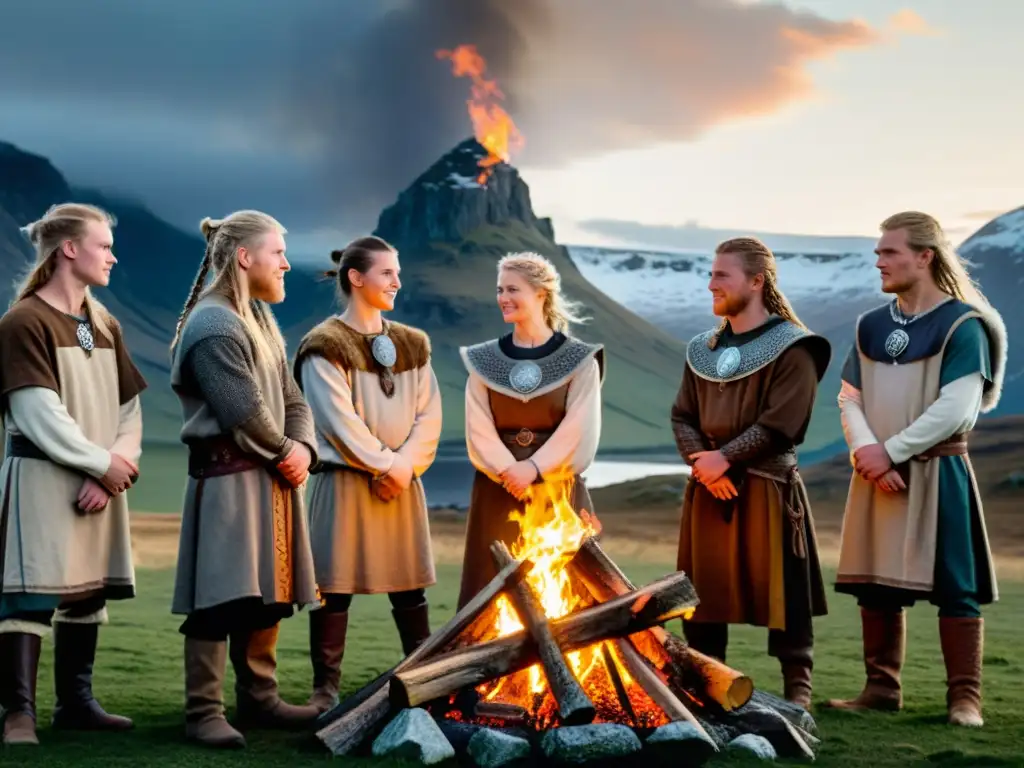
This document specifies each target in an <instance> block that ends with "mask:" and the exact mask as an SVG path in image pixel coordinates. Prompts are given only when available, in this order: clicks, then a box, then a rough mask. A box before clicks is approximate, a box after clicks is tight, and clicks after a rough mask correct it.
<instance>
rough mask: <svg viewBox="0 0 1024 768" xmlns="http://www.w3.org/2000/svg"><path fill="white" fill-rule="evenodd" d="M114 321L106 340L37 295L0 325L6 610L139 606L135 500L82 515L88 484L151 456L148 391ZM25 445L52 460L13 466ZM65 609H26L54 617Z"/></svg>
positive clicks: (121, 498)
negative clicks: (146, 440)
mask: <svg viewBox="0 0 1024 768" xmlns="http://www.w3.org/2000/svg"><path fill="white" fill-rule="evenodd" d="M107 318H108V319H107V325H108V326H109V333H110V336H109V337H108V336H107V335H105V334H103V333H102V332H101V331H100V329H99V328H97V327H96V326H95V325H94V324H90V323H89V322H88V318H75V317H72V316H70V315H67V314H65V313H63V312H61V311H60V310H58V309H56V308H55V307H53V306H51V305H50V304H48V303H47V302H46V301H44V300H43V299H41V298H39V297H38V296H36V295H31V296H29V297H27V298H25V299H22V300H21V301H19V302H18V303H16V304H15V305H14V306H13V307H12V308H11V309H10V310H9V311H8V312H7V313H6V314H5V315H4V316H3V319H2V320H0V402H2V408H3V414H4V426H5V429H6V432H7V440H8V444H7V450H6V453H7V456H6V457H5V459H4V462H3V470H2V472H0V510H2V518H0V574H2V577H3V592H4V594H5V602H6V603H8V605H9V606H10V605H12V604H14V603H16V602H18V601H17V600H16V598H17V597H18V595H19V593H20V594H21V595H39V596H41V595H50V596H60V597H61V598H63V599H68V598H70V597H72V596H74V595H84V594H89V593H95V591H97V590H98V591H99V592H100V593H101V594H102V595H103V596H105V597H106V598H108V599H123V598H131V597H134V595H135V571H134V568H133V566H132V549H131V537H130V534H129V513H128V499H127V497H126V495H125V494H123V493H122V494H118V495H116V496H113V497H112V498H111V499H110V501H109V503H108V504H107V506H106V507H105V508H104V509H103V510H101V511H100V512H96V513H93V514H86V513H84V512H82V511H81V510H79V509H78V508H77V500H78V494H79V491H80V490H81V487H82V483H83V482H84V480H85V479H86V478H89V477H91V478H94V479H96V480H98V479H99V478H101V477H103V475H104V474H106V472H107V469H108V468H109V466H110V454H111V452H117V453H119V454H121V455H122V456H124V457H125V458H127V459H130V460H132V461H135V462H138V460H139V457H140V455H141V454H142V410H141V407H140V404H139V394H140V393H141V392H142V391H143V390H144V389H145V388H146V382H145V380H144V379H143V377H142V374H140V373H139V371H138V369H137V368H136V367H135V365H134V364H133V362H132V359H131V356H130V355H129V353H128V349H127V347H126V346H125V343H124V338H123V336H122V333H121V326H120V325H119V324H118V322H117V320H116V319H115V318H113V317H110V316H109V315H108V316H107ZM83 322H84V325H85V326H86V327H89V326H91V331H92V336H93V339H94V348H93V349H92V351H86V350H85V349H84V348H83V347H82V346H81V345H80V343H79V339H78V335H77V334H78V330H79V326H80V324H83ZM25 440H27V441H28V443H29V444H30V445H29V447H31V446H34V447H35V449H38V450H39V451H40V452H41V454H43V456H40V457H36V458H27V457H19V456H17V455H12V454H17V453H19V452H21V453H24V452H25V449H21V450H20V451H19V450H18V449H17V448H14V447H13V446H12V443H11V441H25ZM12 448H13V449H12ZM22 600H24V598H22ZM43 602H45V601H43ZM57 602H59V600H53V601H51V602H50V603H49V604H48V605H46V606H44V605H43V604H42V603H41V602H39V601H37V602H36V604H35V605H33V606H24V607H22V608H21V609H22V610H24V609H26V608H27V609H29V610H40V609H43V610H45V609H49V608H53V607H56V604H57Z"/></svg>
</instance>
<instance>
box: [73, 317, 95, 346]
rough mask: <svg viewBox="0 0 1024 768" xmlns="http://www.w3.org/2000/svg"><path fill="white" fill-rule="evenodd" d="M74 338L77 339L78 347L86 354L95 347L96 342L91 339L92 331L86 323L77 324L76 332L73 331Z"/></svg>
mask: <svg viewBox="0 0 1024 768" xmlns="http://www.w3.org/2000/svg"><path fill="white" fill-rule="evenodd" d="M75 336H77V337H78V346H80V347H81V348H82V349H84V350H85V351H86V352H92V351H93V349H94V348H95V346H96V341H95V339H93V337H92V329H91V328H89V324H88V323H79V324H78V330H77V331H75Z"/></svg>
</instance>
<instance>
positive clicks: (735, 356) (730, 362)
mask: <svg viewBox="0 0 1024 768" xmlns="http://www.w3.org/2000/svg"><path fill="white" fill-rule="evenodd" d="M741 359H742V358H741V356H740V351H739V350H738V349H737V348H736V347H726V348H725V349H723V350H722V354H721V355H719V357H718V361H717V362H716V363H715V373H717V374H718V375H719V376H721V377H722V378H723V379H724V378H728V377H729V376H732V375H733V374H734V373H736V371H738V370H739V367H740V360H741Z"/></svg>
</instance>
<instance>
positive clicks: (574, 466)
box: [532, 360, 601, 477]
mask: <svg viewBox="0 0 1024 768" xmlns="http://www.w3.org/2000/svg"><path fill="white" fill-rule="evenodd" d="M600 439H601V379H600V369H599V368H598V366H597V361H596V360H591V361H590V362H589V363H588V364H587V365H586V366H585V367H584V368H583V370H581V371H580V372H579V373H577V374H576V375H575V376H574V377H573V379H572V381H571V382H570V383H569V393H568V395H567V397H566V399H565V416H564V417H563V418H562V421H561V422H560V423H559V425H558V427H557V428H556V429H555V431H554V432H553V433H552V434H551V436H550V437H549V438H548V440H547V442H546V443H544V445H542V446H541V447H540V448H538V449H537V452H536V453H534V454H533V457H532V458H533V463H534V464H535V465H536V466H537V469H539V470H540V473H541V475H543V476H545V477H546V476H548V475H560V474H563V473H567V474H571V475H575V474H580V473H582V472H583V471H584V470H585V469H586V468H587V467H589V466H590V464H591V462H593V461H594V456H595V455H596V454H597V446H598V443H599V442H600Z"/></svg>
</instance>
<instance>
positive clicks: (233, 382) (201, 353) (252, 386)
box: [188, 335, 292, 462]
mask: <svg viewBox="0 0 1024 768" xmlns="http://www.w3.org/2000/svg"><path fill="white" fill-rule="evenodd" d="M188 362H189V365H190V366H191V369H192V376H193V377H194V379H195V382H196V385H197V386H198V387H199V391H200V393H201V394H202V396H203V399H204V400H206V402H207V404H208V405H209V406H210V409H211V410H212V411H213V413H214V415H215V416H216V419H217V423H218V424H220V426H221V429H223V430H224V431H225V432H228V433H229V434H230V435H231V436H232V438H233V439H234V440H235V442H236V443H238V445H239V447H241V448H242V449H243V450H245V451H249V452H250V453H255V454H256V455H258V456H261V457H262V458H264V459H265V460H267V461H272V462H278V461H281V460H282V459H283V458H284V457H285V456H286V455H287V454H288V452H289V451H290V450H291V444H292V443H291V440H289V439H288V438H287V437H286V436H285V435H284V434H283V433H282V432H281V431H280V429H279V428H278V427H277V425H276V424H275V423H274V419H273V417H272V416H271V415H270V411H269V410H268V409H267V406H266V403H265V402H264V400H263V393H262V391H261V390H260V387H259V384H258V383H257V382H256V379H255V377H254V376H253V374H252V371H251V368H250V362H249V360H248V358H247V356H246V353H245V350H244V349H243V347H242V345H241V344H240V343H239V341H238V340H237V339H235V338H233V337H231V336H228V335H219V336H209V337H207V338H205V339H203V340H202V341H199V342H197V343H196V345H195V346H194V347H193V348H192V349H191V350H190V351H189V360H188Z"/></svg>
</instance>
